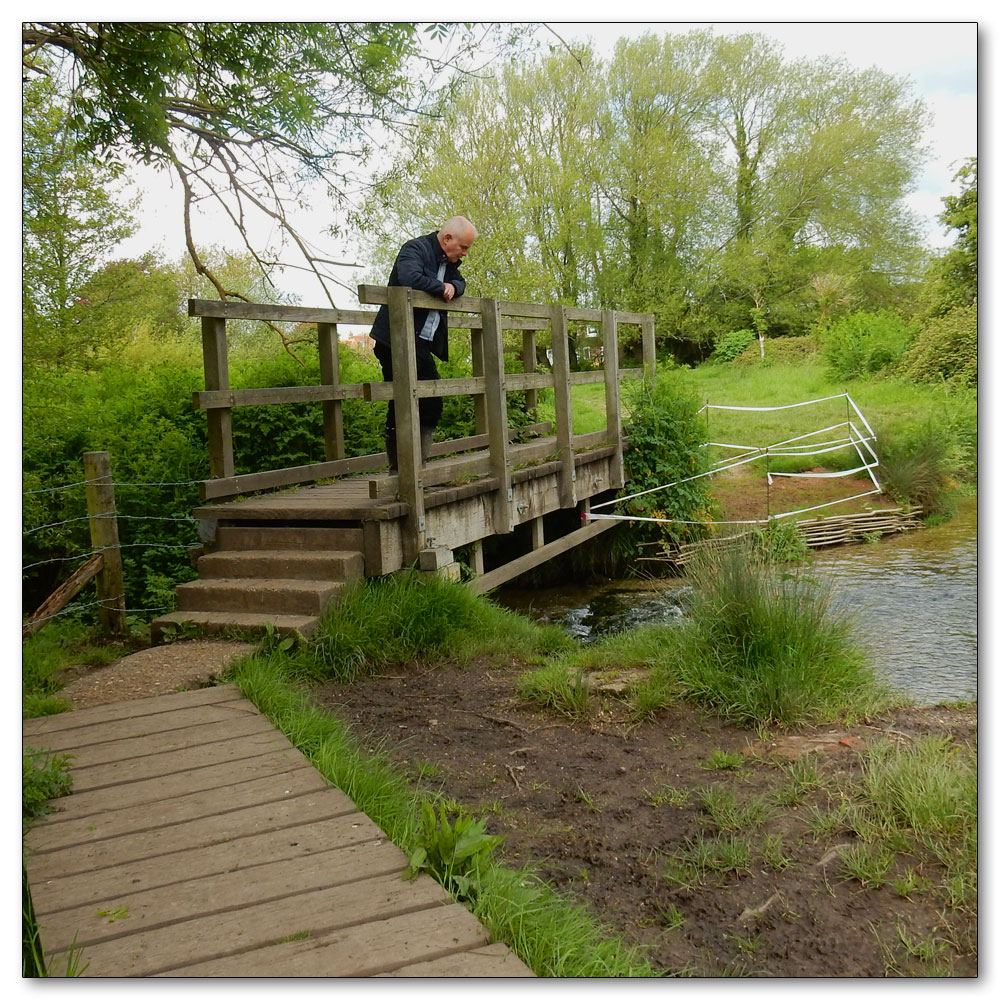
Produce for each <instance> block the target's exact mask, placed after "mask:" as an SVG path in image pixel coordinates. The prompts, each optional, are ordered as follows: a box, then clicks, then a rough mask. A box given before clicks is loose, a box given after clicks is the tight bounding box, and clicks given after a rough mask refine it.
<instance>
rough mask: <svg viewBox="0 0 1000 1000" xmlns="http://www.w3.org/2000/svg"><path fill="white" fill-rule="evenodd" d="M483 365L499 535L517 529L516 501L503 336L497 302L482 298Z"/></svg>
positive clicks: (494, 516)
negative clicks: (511, 459)
mask: <svg viewBox="0 0 1000 1000" xmlns="http://www.w3.org/2000/svg"><path fill="white" fill-rule="evenodd" d="M482 340H483V366H484V370H485V372H486V429H487V433H488V434H489V438H490V473H491V476H492V478H493V479H495V480H496V481H497V486H496V491H495V492H494V494H493V504H494V509H493V528H494V530H495V531H496V532H497V533H498V534H508V533H510V532H511V531H513V530H514V521H513V512H512V510H511V505H512V501H513V499H514V495H513V492H512V491H511V486H510V434H509V430H508V425H507V391H506V389H505V387H504V370H503V334H502V332H501V330H500V307H499V304H498V303H497V301H496V299H483V336H482Z"/></svg>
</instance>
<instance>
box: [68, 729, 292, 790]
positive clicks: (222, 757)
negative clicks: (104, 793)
mask: <svg viewBox="0 0 1000 1000" xmlns="http://www.w3.org/2000/svg"><path fill="white" fill-rule="evenodd" d="M290 748H291V743H289V742H288V737H287V736H285V735H284V733H279V732H278V731H277V730H276V729H274V728H273V727H271V728H270V732H268V731H266V730H262V731H260V732H257V733H252V734H250V735H249V736H238V737H235V738H233V739H231V740H223V741H221V742H216V743H207V744H205V745H203V746H188V747H183V748H182V749H180V750H171V751H170V752H169V753H160V754H155V755H153V756H147V757H130V758H128V759H127V760H113V761H109V762H108V763H106V764H94V765H93V766H91V767H78V768H74V770H73V788H74V789H75V791H76V792H89V791H95V790H97V789H99V788H108V787H110V786H112V785H131V784H132V783H133V782H142V781H145V780H147V779H149V778H160V777H166V776H168V775H172V774H178V773H182V774H183V773H186V772H188V771H191V770H194V769H195V768H202V767H208V766H210V765H212V764H227V763H230V762H233V761H239V760H250V759H252V758H253V757H262V756H265V755H267V754H270V753H274V752H275V751H276V750H284V749H290ZM123 794H125V792H123Z"/></svg>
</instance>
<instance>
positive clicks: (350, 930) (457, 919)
mask: <svg viewBox="0 0 1000 1000" xmlns="http://www.w3.org/2000/svg"><path fill="white" fill-rule="evenodd" d="M432 914H433V917H431V915H430V914H429V913H428V911H427V910H418V911H417V912H415V913H407V914H401V915H399V916H394V917H389V918H388V919H385V920H378V921H373V922H370V923H363V924H359V925H357V926H355V927H346V928H343V929H342V930H336V931H330V932H327V933H323V934H318V935H316V936H315V937H310V938H307V939H305V940H300V941H290V942H287V943H284V944H275V945H272V946H271V947H269V948H262V949H260V950H258V951H253V952H248V953H246V954H243V955H233V956H230V957H226V958H220V959H215V960H213V961H208V962H197V963H194V964H192V965H188V966H185V967H183V968H176V969H174V970H172V971H171V972H170V973H169V975H171V976H211V977H217V976H261V975H266V976H282V977H292V978H295V977H304V976H322V977H324V978H325V977H334V976H336V977H357V976H374V975H377V974H378V973H379V972H391V971H392V970H394V969H397V968H400V967H401V966H403V965H411V964H413V963H414V962H417V961H427V960H429V959H433V958H440V957H443V956H445V955H451V954H455V953H456V952H460V951H465V950H467V949H470V948H477V947H482V946H483V945H485V944H487V943H488V942H489V936H488V935H487V933H486V930H485V929H484V928H483V926H482V925H481V924H480V923H479V922H478V921H477V920H476V918H475V917H473V916H472V914H471V913H469V911H468V910H467V909H465V907H464V906H460V905H459V904H458V903H452V904H449V905H445V906H437V907H434V908H433V910H432Z"/></svg>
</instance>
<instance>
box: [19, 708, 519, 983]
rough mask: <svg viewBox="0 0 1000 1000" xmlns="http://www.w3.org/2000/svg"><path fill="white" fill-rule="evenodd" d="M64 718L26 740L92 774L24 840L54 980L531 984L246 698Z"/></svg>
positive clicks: (36, 728)
mask: <svg viewBox="0 0 1000 1000" xmlns="http://www.w3.org/2000/svg"><path fill="white" fill-rule="evenodd" d="M206 692H207V693H206ZM52 718H56V719H58V721H57V722H55V723H51V722H49V721H48V720H38V724H37V725H28V724H26V725H25V727H24V740H25V742H26V743H28V744H29V745H38V746H43V745H44V743H45V740H46V738H48V739H49V740H51V741H52V742H58V744H59V746H58V750H59V751H60V752H66V753H70V754H73V755H74V757H75V758H76V762H77V766H76V767H75V768H74V772H73V777H74V791H73V793H72V794H71V795H68V796H64V797H63V798H61V799H58V800H55V801H54V802H53V803H52V804H51V805H52V807H53V808H54V810H55V812H54V813H53V814H52V815H50V816H48V817H46V818H45V819H43V820H42V821H40V822H39V823H37V824H36V825H35V826H34V827H33V829H32V830H31V831H30V832H29V834H28V836H27V838H26V841H25V843H26V847H27V852H26V868H27V874H28V879H29V883H30V885H31V891H32V898H33V903H34V907H35V912H36V915H37V917H38V922H39V927H40V936H41V942H42V944H43V947H44V949H45V955H46V962H47V967H48V969H49V971H50V974H59V973H60V972H65V969H66V964H67V961H68V958H69V956H70V955H75V954H76V953H77V949H78V948H79V947H80V946H82V947H83V956H82V962H83V963H84V964H86V963H89V965H88V967H87V968H86V969H85V971H84V974H85V975H88V976H91V977H119V976H149V975H160V976H178V977H181V976H183V977H191V976H254V977H259V976H271V977H274V976H296V977H300V976H305V977H314V976H351V977H354V976H372V975H378V974H381V973H390V974H391V973H394V972H397V971H398V972H399V974H400V975H413V976H427V975H456V976H513V975H525V974H527V975H530V972H529V971H528V970H526V969H525V967H524V966H523V965H522V964H521V963H519V962H518V961H517V960H516V959H514V958H513V957H512V956H509V952H508V951H507V949H506V948H504V947H503V946H498V947H496V948H491V947H488V942H489V934H488V932H487V931H486V929H485V928H484V927H483V926H482V925H481V924H480V923H479V922H478V921H477V920H476V919H475V918H474V917H473V916H472V915H471V914H470V913H469V912H468V911H467V910H465V909H464V908H463V907H461V906H459V905H457V904H455V903H454V902H453V901H452V900H451V898H450V896H448V894H447V893H446V892H445V891H444V890H443V889H442V888H441V887H440V886H439V885H438V884H437V883H436V882H434V881H433V880H431V879H429V878H427V877H426V876H421V877H420V878H419V879H417V880H416V881H415V882H410V881H404V880H403V879H402V877H401V876H402V873H403V872H404V870H405V868H406V858H405V856H404V855H403V853H402V851H400V850H399V848H398V847H396V846H395V845H394V844H392V843H391V842H390V841H389V840H388V839H387V838H386V836H385V834H384V833H383V832H382V831H381V830H380V829H379V828H378V827H377V826H376V825H375V824H374V823H373V822H372V821H371V820H370V819H369V818H368V817H367V816H365V815H364V814H363V813H360V812H358V811H357V810H356V807H355V805H354V803H353V802H352V801H351V800H350V798H348V797H347V796H345V795H344V794H343V793H342V792H341V791H340V790H338V789H336V788H333V787H332V786H330V785H329V783H328V782H327V781H326V780H325V779H324V778H323V777H322V776H321V775H320V774H319V773H318V772H317V771H316V770H315V769H313V768H312V767H311V766H310V765H309V763H308V762H307V761H306V760H305V758H304V757H303V756H302V754H301V753H299V752H298V751H297V750H295V749H294V748H293V747H292V745H291V744H290V743H289V741H288V740H287V739H286V738H285V737H284V735H282V734H281V733H279V732H278V731H277V730H275V729H274V728H273V727H271V726H270V724H269V723H267V722H266V720H264V719H263V718H262V717H261V716H260V715H259V713H257V710H256V708H254V706H253V705H252V704H251V703H250V702H249V701H247V700H246V699H243V698H242V697H241V696H239V695H238V693H236V692H235V689H229V690H228V691H227V690H225V689H222V688H215V689H205V690H202V691H198V692H185V693H183V694H175V695H169V696H160V697H156V698H150V699H140V700H139V701H138V702H131V703H126V704H123V705H120V706H114V707H113V708H108V709H95V710H89V709H85V710H80V711H79V712H74V713H68V717H67V718H59V717H52ZM32 721H34V720H32ZM275 748H277V749H275ZM74 942H75V944H74ZM465 953H468V954H465ZM463 955H464V957H462V956H463ZM505 955H506V956H509V957H507V958H505V957H504V956H505Z"/></svg>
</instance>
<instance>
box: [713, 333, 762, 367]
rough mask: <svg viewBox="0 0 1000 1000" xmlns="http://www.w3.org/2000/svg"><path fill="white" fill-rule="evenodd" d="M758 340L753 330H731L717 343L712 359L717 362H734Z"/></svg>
mask: <svg viewBox="0 0 1000 1000" xmlns="http://www.w3.org/2000/svg"><path fill="white" fill-rule="evenodd" d="M756 340H757V334H756V333H754V331H753V330H731V331H730V332H729V333H727V334H724V335H723V336H721V337H720V338H719V339H718V340H717V341H716V342H715V350H714V351H712V357H713V359H714V360H716V361H733V360H734V359H735V358H736V357H738V356H739V355H740V354H742V353H743V352H744V351H745V350H746V349H747V348H748V347H749V346H750V345H751V344H753V343H755V342H756Z"/></svg>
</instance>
